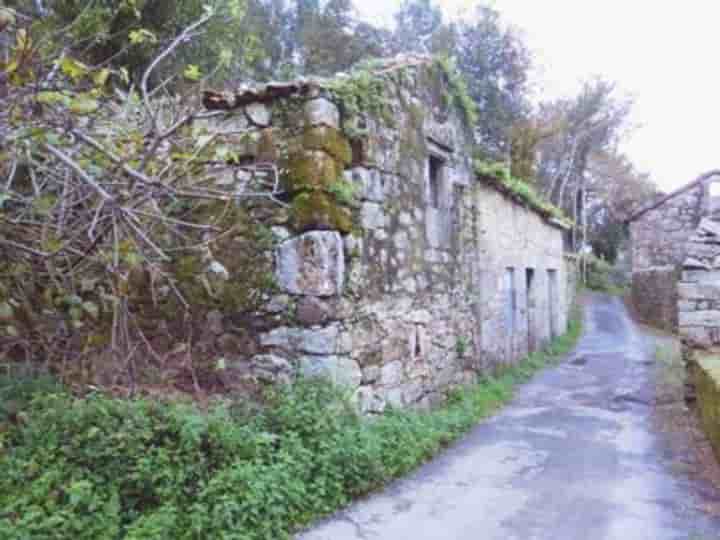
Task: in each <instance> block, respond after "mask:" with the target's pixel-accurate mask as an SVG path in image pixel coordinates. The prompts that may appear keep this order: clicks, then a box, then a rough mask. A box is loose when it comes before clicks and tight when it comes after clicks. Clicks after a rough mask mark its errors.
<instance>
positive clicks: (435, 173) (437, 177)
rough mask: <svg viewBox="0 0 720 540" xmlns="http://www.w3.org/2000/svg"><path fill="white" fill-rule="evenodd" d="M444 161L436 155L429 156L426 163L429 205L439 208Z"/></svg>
mask: <svg viewBox="0 0 720 540" xmlns="http://www.w3.org/2000/svg"><path fill="white" fill-rule="evenodd" d="M444 165H445V163H444V162H443V160H442V159H440V158H439V157H436V156H430V160H429V163H428V170H429V182H430V185H429V190H430V193H429V195H430V206H432V207H433V208H440V190H441V187H442V179H443V167H444Z"/></svg>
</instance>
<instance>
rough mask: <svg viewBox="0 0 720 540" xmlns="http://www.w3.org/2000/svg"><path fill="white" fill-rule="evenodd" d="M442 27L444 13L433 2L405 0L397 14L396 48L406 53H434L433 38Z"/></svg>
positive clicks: (428, 0) (429, 0) (427, 0)
mask: <svg viewBox="0 0 720 540" xmlns="http://www.w3.org/2000/svg"><path fill="white" fill-rule="evenodd" d="M442 27H443V16H442V11H441V10H440V8H439V7H437V6H435V5H433V4H432V2H431V0H403V3H402V4H401V6H400V9H399V10H398V12H397V13H396V14H395V41H396V47H397V48H398V49H399V50H401V51H404V52H418V53H430V52H433V36H434V35H435V33H436V32H438V31H439V30H441V29H442Z"/></svg>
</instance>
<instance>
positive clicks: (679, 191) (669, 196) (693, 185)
mask: <svg viewBox="0 0 720 540" xmlns="http://www.w3.org/2000/svg"><path fill="white" fill-rule="evenodd" d="M713 176H717V177H719V178H720V170H718V169H713V170H712V171H709V172H706V173H704V174H701V175H700V176H698V177H697V178H696V179H695V180H693V181H692V182H689V183H687V184H685V185H684V186H682V187H681V188H678V189H676V190H675V191H671V192H670V193H668V194H667V195H663V196H662V197H660V198H659V199H656V200H655V201H653V202H651V203H648V204H646V205H645V206H643V207H641V208H640V209H639V210H637V211H636V212H635V213H634V214H633V215H631V216H630V217H629V218H628V219H627V220H626V222H627V223H631V222H633V221H635V220H636V219H638V218H639V217H641V216H642V215H643V214H645V213H647V212H649V211H650V210H655V209H656V208H657V207H659V206H662V205H663V204H665V203H666V202H668V201H669V200H670V199H674V198H675V197H677V196H678V195H682V194H683V193H685V192H687V191H690V190H691V189H693V188H696V187H698V186H699V185H701V184H702V183H703V182H705V181H706V180H709V179H710V178H712V177H713Z"/></svg>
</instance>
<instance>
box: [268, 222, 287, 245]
mask: <svg viewBox="0 0 720 540" xmlns="http://www.w3.org/2000/svg"><path fill="white" fill-rule="evenodd" d="M270 230H271V231H272V233H273V236H275V238H276V240H277V241H278V242H282V241H284V240H287V239H288V238H290V229H288V228H287V227H280V226H279V225H276V226H274V227H270Z"/></svg>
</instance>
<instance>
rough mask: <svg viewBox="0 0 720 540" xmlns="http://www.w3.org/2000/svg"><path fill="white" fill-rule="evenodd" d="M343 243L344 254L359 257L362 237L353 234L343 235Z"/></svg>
mask: <svg viewBox="0 0 720 540" xmlns="http://www.w3.org/2000/svg"><path fill="white" fill-rule="evenodd" d="M343 245H344V247H345V254H346V255H347V256H348V257H360V256H361V255H362V249H363V239H362V238H361V237H359V236H355V235H354V234H348V235H345V237H344V238H343Z"/></svg>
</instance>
